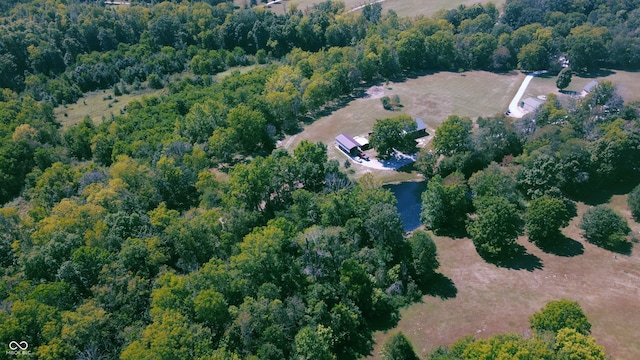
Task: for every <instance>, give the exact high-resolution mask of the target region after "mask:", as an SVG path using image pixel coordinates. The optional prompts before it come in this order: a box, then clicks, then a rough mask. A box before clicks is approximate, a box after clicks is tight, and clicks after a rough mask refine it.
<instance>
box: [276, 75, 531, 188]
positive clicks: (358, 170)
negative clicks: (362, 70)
mask: <svg viewBox="0 0 640 360" xmlns="http://www.w3.org/2000/svg"><path fill="white" fill-rule="evenodd" d="M523 79H524V75H523V74H521V73H516V72H514V73H511V74H506V75H499V74H494V73H490V72H484V71H472V72H465V73H452V72H439V73H435V74H431V75H426V76H420V77H416V78H410V79H408V80H407V81H405V82H401V83H389V84H381V85H379V86H375V87H373V88H371V89H369V91H368V95H365V96H363V97H361V98H358V99H355V100H353V101H351V102H349V103H348V104H347V105H346V106H344V107H343V108H341V109H338V110H336V111H334V112H333V113H331V114H329V115H327V116H324V117H322V118H320V119H317V120H316V121H315V122H314V123H312V124H311V125H308V126H306V127H305V129H304V131H303V132H301V133H299V134H296V135H294V136H290V137H287V138H286V139H284V141H283V146H284V147H285V148H287V149H290V150H291V149H293V148H295V146H296V145H297V144H298V143H299V142H300V141H302V140H305V139H306V140H310V141H314V142H316V141H322V142H324V143H325V144H327V146H328V148H329V151H328V153H329V158H331V159H339V160H340V162H341V163H342V162H344V160H345V159H346V157H345V156H344V155H343V154H342V153H341V152H339V151H338V150H336V149H335V148H334V147H333V144H334V138H335V137H336V136H337V135H338V134H340V133H347V134H349V135H352V136H354V135H363V134H367V133H368V132H369V131H371V130H372V129H373V125H374V123H375V121H376V120H377V119H383V118H388V117H393V116H396V115H399V114H401V113H405V114H409V115H411V116H413V117H418V118H422V119H423V120H424V122H425V124H426V125H427V127H428V132H429V133H430V134H433V133H434V129H435V128H436V127H438V126H439V125H440V124H441V123H442V122H443V121H444V120H445V119H446V118H447V117H448V116H449V115H452V114H456V115H460V116H469V117H472V118H475V117H478V116H489V115H494V114H496V113H501V112H503V111H504V109H506V108H507V106H508V104H509V102H510V101H511V98H512V97H513V96H514V95H515V93H516V92H517V90H518V87H519V86H520V83H521V82H522V80H523ZM385 95H386V96H393V95H398V96H399V97H400V102H401V104H402V105H403V107H402V108H401V109H400V110H399V111H388V110H385V109H384V108H383V107H382V103H381V102H380V98H381V97H382V96H385ZM349 170H350V171H351V172H353V174H352V175H353V177H356V178H357V177H359V176H360V175H362V174H364V173H365V172H367V171H368V168H365V167H363V166H360V165H354V166H352V167H351V169H349ZM416 176H417V174H415V173H410V172H409V173H407V172H396V171H378V172H376V177H379V178H380V179H381V180H382V181H383V182H385V183H386V182H392V181H403V180H409V179H415V178H416Z"/></svg>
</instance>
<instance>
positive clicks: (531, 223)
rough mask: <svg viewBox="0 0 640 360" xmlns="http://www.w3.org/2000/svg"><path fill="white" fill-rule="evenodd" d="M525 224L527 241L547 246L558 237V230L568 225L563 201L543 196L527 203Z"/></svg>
mask: <svg viewBox="0 0 640 360" xmlns="http://www.w3.org/2000/svg"><path fill="white" fill-rule="evenodd" d="M525 222H526V228H527V234H528V235H529V241H532V242H534V243H536V244H538V245H542V244H549V243H551V242H553V240H555V239H557V237H558V236H559V235H560V228H562V227H565V226H567V225H569V212H568V211H567V206H566V205H565V203H564V201H562V200H560V199H555V198H552V197H550V196H547V195H544V196H541V197H539V198H536V199H533V200H532V201H531V203H529V207H528V208H527V213H526V215H525Z"/></svg>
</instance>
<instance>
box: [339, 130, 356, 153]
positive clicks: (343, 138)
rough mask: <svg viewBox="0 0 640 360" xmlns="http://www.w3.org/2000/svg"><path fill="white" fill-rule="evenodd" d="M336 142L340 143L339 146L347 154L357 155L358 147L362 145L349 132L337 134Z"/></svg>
mask: <svg viewBox="0 0 640 360" xmlns="http://www.w3.org/2000/svg"><path fill="white" fill-rule="evenodd" d="M336 144H338V147H339V148H340V149H341V150H342V151H344V152H346V153H347V154H350V155H357V154H358V153H359V149H358V148H359V147H360V144H359V143H358V142H357V141H355V140H354V139H353V138H352V137H351V136H349V135H347V134H340V135H338V136H336Z"/></svg>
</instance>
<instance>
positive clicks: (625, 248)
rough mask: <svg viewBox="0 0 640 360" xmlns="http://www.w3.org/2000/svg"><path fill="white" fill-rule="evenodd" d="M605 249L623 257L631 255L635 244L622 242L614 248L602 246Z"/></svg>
mask: <svg viewBox="0 0 640 360" xmlns="http://www.w3.org/2000/svg"><path fill="white" fill-rule="evenodd" d="M602 248H603V249H606V250H609V251H611V252H614V253H618V254H621V255H627V256H629V255H631V250H632V249H633V244H632V243H631V242H630V241H622V242H619V243H617V244H616V245H614V246H602Z"/></svg>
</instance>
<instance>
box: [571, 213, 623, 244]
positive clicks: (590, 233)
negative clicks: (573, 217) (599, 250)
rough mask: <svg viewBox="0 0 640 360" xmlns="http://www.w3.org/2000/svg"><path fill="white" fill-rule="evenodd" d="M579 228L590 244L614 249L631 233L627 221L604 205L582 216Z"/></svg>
mask: <svg viewBox="0 0 640 360" xmlns="http://www.w3.org/2000/svg"><path fill="white" fill-rule="evenodd" d="M580 228H581V229H582V230H584V237H585V238H586V239H587V241H589V242H590V243H592V244H595V245H598V246H602V247H605V248H614V247H616V246H619V245H621V244H623V243H624V242H626V241H627V240H626V238H627V235H628V234H629V232H630V231H631V229H630V228H629V225H628V224H627V220H626V219H625V218H623V217H622V216H621V215H620V214H618V213H617V212H615V211H614V210H613V209H611V208H610V207H608V206H606V205H598V206H596V207H593V208H591V209H589V210H587V211H586V212H585V213H584V215H582V221H581V222H580Z"/></svg>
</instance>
